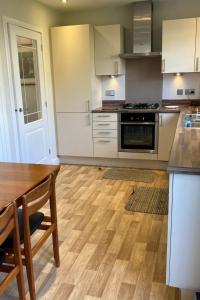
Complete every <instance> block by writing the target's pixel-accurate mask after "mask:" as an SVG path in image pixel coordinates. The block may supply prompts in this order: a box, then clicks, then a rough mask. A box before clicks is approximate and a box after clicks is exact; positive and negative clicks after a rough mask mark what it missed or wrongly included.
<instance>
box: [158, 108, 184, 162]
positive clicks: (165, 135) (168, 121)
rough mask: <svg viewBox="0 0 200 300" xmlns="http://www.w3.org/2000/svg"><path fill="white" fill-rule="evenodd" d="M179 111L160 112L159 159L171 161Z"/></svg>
mask: <svg viewBox="0 0 200 300" xmlns="http://www.w3.org/2000/svg"><path fill="white" fill-rule="evenodd" d="M178 118H179V113H161V114H159V141H158V160H160V161H169V157H170V152H171V148H172V144H173V141H174V135H175V131H176V127H177V122H178Z"/></svg>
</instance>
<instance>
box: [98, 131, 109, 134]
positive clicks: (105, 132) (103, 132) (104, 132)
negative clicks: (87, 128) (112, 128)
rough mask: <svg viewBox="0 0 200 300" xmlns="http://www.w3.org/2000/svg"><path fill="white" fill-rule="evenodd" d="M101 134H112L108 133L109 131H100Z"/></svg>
mask: <svg viewBox="0 0 200 300" xmlns="http://www.w3.org/2000/svg"><path fill="white" fill-rule="evenodd" d="M99 134H110V132H107V131H100V132H99Z"/></svg>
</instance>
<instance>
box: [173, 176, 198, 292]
mask: <svg viewBox="0 0 200 300" xmlns="http://www.w3.org/2000/svg"><path fill="white" fill-rule="evenodd" d="M170 177H171V178H170V198H169V208H170V210H169V220H168V222H170V224H169V231H168V256H167V259H168V261H167V284H169V285H170V286H175V287H178V288H183V289H189V290H199V289H200V281H199V278H200V259H199V253H200V234H199V228H200V218H199V215H200V202H199V195H200V176H197V175H185V174H174V175H173V174H171V175H170Z"/></svg>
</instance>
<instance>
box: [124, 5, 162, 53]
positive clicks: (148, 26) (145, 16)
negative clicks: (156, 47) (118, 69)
mask: <svg viewBox="0 0 200 300" xmlns="http://www.w3.org/2000/svg"><path fill="white" fill-rule="evenodd" d="M152 17H153V4H152V1H150V0H149V1H140V2H136V3H134V4H133V53H125V54H122V55H120V56H121V57H123V58H141V57H158V56H160V55H161V53H160V52H152Z"/></svg>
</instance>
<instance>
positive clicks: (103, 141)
mask: <svg viewBox="0 0 200 300" xmlns="http://www.w3.org/2000/svg"><path fill="white" fill-rule="evenodd" d="M98 143H111V141H106V140H100V141H98Z"/></svg>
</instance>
